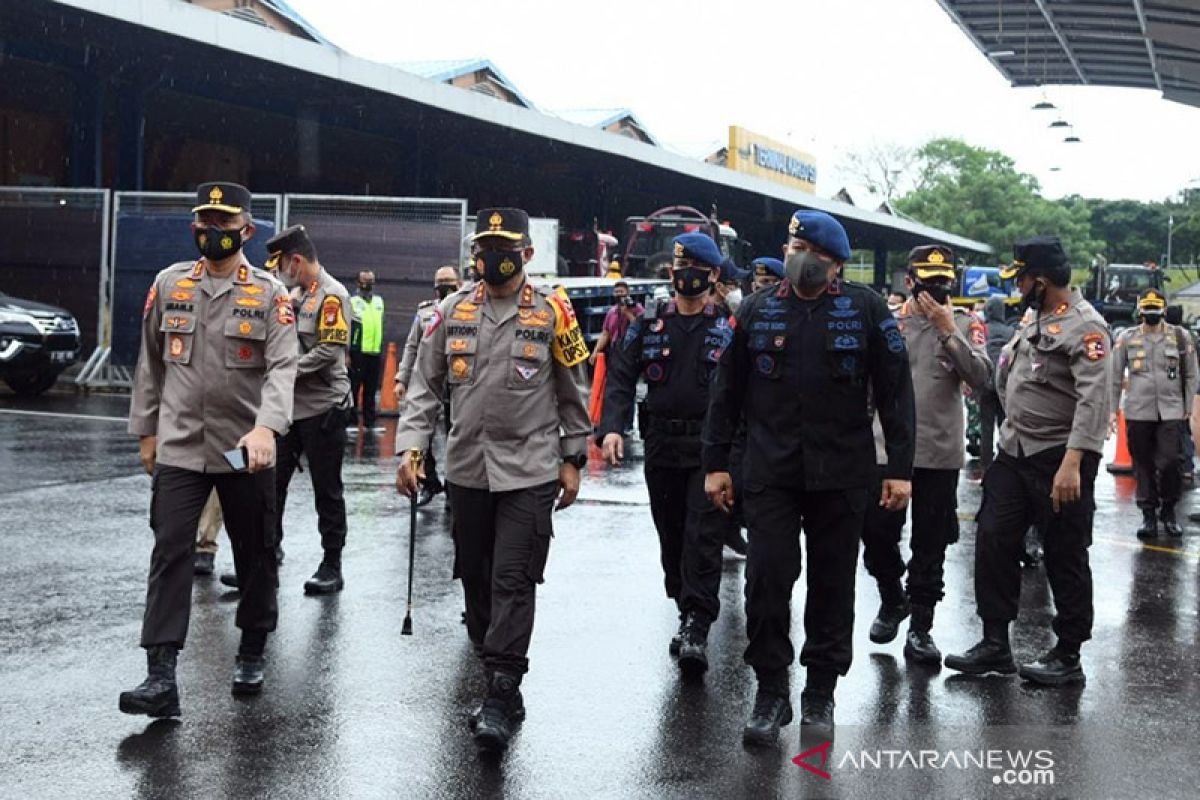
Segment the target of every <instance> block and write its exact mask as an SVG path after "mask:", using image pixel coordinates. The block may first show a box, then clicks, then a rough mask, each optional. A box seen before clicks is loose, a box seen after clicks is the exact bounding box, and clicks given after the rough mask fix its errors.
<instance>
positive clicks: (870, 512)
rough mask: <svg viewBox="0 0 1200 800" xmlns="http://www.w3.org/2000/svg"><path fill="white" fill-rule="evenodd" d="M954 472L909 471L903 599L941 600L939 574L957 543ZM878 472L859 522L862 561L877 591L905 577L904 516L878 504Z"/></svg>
mask: <svg viewBox="0 0 1200 800" xmlns="http://www.w3.org/2000/svg"><path fill="white" fill-rule="evenodd" d="M958 472H959V471H958V470H956V469H914V470H913V476H912V501H911V502H910V503H909V508H911V509H912V537H911V541H910V542H909V546H910V549H911V550H912V556H911V558H909V560H908V566H907V570H908V587H907V588H908V599H909V600H911V601H912V602H913V603H916V604H917V605H922V606H930V607H932V606H934V605H937V603H938V601H939V600H941V599H942V598H943V597H945V592H944V589H945V588H946V584H945V583H944V582H943V580H942V571H943V567H944V566H945V563H946V547H947V546H948V545H951V544H954V543H955V542H957V541H958ZM882 491H883V475H882V472H881V473H880V474H879V476H878V480H877V482H876V484H875V485H874V486H873V487H872V489H871V492H870V493H869V494H868V495H867V513H866V519H865V520H864V522H863V562H864V563H865V564H866V565H867V572H869V573H871V577H873V578H875V580H876V581H878V582H879V585H880V586H884V585H886V584H890V583H894V582H897V581H899V580H900V578H901V577H903V576H904V572H905V569H906V568H905V564H904V560H903V559H902V558H901V557H900V533H901V531H902V530H903V529H904V519H905V517H906V516H907V511H888V510H887V509H885V508H882V507H880V505H879V496H880V493H881V492H882Z"/></svg>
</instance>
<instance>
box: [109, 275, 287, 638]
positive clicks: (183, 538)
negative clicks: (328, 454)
mask: <svg viewBox="0 0 1200 800" xmlns="http://www.w3.org/2000/svg"><path fill="white" fill-rule="evenodd" d="M294 322H295V317H294V312H293V310H292V304H291V301H290V299H289V298H288V295H287V290H286V289H285V288H284V287H283V285H282V284H280V283H279V282H278V281H277V280H275V279H274V278H273V277H271V276H270V275H269V274H268V273H267V272H265V271H263V270H260V269H256V268H254V267H251V266H250V265H249V264H242V265H241V266H240V267H238V268H237V269H236V270H235V271H234V272H233V274H231V275H229V276H227V277H225V278H217V277H214V276H212V275H210V274H209V273H208V271H207V270H206V269H205V262H204V261H198V262H196V263H195V264H192V263H179V264H174V265H172V266H170V267H168V268H167V269H165V270H163V271H162V272H160V273H159V274H158V276H157V277H156V278H155V280H154V284H153V286H151V288H150V292H149V294H148V295H147V297H146V305H145V310H144V313H143V320H142V343H141V351H140V353H139V354H138V363H137V370H136V372H135V377H134V387H133V401H132V404H131V407H130V412H129V432H130V433H133V434H137V435H139V436H157V437H158V443H157V444H158V452H157V466H156V467H155V470H154V479H153V498H152V500H151V503H150V526H151V527H152V528H153V529H154V553H153V555H152V556H151V562H150V578H149V587H148V590H147V594H146V614H145V618H144V620H143V623H142V646H143V647H153V646H155V645H174V646H177V647H182V646H183V643H184V640H185V639H186V637H187V629H188V617H189V613H190V611H191V589H192V543H193V540H194V538H195V536H196V526H197V524H198V523H199V521H200V513H201V511H202V509H203V508H204V504H205V501H206V500H207V499H208V496H209V494H210V493H211V491H212V490H213V488H214V487H215V488H216V490H217V494H218V495H219V497H220V500H221V509H222V511H223V513H224V517H225V527H226V530H227V531H228V532H229V539H230V542H231V543H232V545H233V548H232V549H233V557H234V562H235V564H236V566H237V571H238V575H239V576H240V578H241V599H240V601H239V603H238V611H237V625H238V627H239V628H241V629H242V630H253V631H263V632H267V631H272V630H274V629H275V622H276V617H277V613H278V611H277V606H276V597H275V592H276V583H277V579H276V568H277V565H276V563H275V543H276V513H275V485H274V481H275V470H274V468H271V469H266V470H261V471H259V472H256V473H254V474H250V473H245V472H234V471H233V469H232V467H230V465H229V463H228V462H227V461H226V460H225V457H224V455H223V454H224V453H225V452H226V451H227V450H231V449H233V448H234V447H236V446H237V442H238V440H239V439H241V437H242V436H244V435H245V434H247V433H249V432H250V430H251V429H252V428H254V427H256V426H264V427H266V428H270V429H271V430H273V431H275V433H276V434H283V433H284V432H286V431H287V429H288V425H289V423H290V421H291V416H292V386H293V384H294V382H295V375H296V333H295V328H294Z"/></svg>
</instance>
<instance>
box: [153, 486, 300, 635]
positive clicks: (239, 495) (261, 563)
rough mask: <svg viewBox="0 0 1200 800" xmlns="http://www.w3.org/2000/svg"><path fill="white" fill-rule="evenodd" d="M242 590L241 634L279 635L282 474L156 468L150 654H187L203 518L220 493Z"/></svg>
mask: <svg viewBox="0 0 1200 800" xmlns="http://www.w3.org/2000/svg"><path fill="white" fill-rule="evenodd" d="M214 487H215V488H216V490H217V496H218V497H219V498H220V500H221V512H222V514H224V516H225V530H226V531H227V532H228V533H229V541H230V544H231V545H232V549H233V562H234V566H235V567H236V569H237V574H238V580H239V583H240V587H241V599H240V600H239V601H238V608H237V617H236V622H237V626H238V627H239V628H241V629H242V630H244V631H273V630H275V622H276V619H277V618H278V616H279V607H278V605H277V602H276V590H277V589H278V586H279V579H278V573H277V569H278V565H277V564H276V563H275V544H276V522H277V518H276V513H275V470H274V469H267V470H263V471H261V472H256V473H253V474H250V473H245V472H240V473H239V472H233V473H220V474H214V473H206V472H192V471H191V470H186V469H180V468H178V467H170V466H166V465H165V464H159V465H158V466H157V467H155V468H154V477H153V493H152V495H151V500H150V527H151V528H152V529H153V530H154V551H153V553H152V554H151V556H150V578H149V585H148V587H147V589H146V613H145V616H144V617H143V619H142V647H153V646H155V645H163V644H170V645H175V646H176V647H183V645H184V642H185V640H186V639H187V630H188V618H189V617H190V615H191V610H192V575H193V572H192V548H193V545H194V544H195V541H196V526H197V525H198V524H199V522H200V512H201V511H202V510H203V509H204V503H205V501H207V500H208V495H209V493H210V492H212V490H213V488H214Z"/></svg>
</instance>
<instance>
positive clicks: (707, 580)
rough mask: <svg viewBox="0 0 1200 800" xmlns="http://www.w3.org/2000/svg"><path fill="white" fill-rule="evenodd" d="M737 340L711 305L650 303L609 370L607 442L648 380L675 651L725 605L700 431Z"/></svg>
mask: <svg viewBox="0 0 1200 800" xmlns="http://www.w3.org/2000/svg"><path fill="white" fill-rule="evenodd" d="M732 339H733V328H732V326H731V324H730V320H729V318H728V317H727V316H725V315H723V314H722V313H721V312H720V311H719V310H718V307H717V306H716V305H714V304H713V303H711V302H710V303H708V304H707V305H705V306H704V308H703V310H702V311H701V312H700V313H699V314H692V315H683V314H680V313H679V312H678V310H677V308H676V304H675V302H674V301H658V302H657V303H655V302H652V303H651V305H650V307H649V308H648V309H647V310H646V312H645V314H644V315H643V316H641V317H639V318H638V319H637V320H635V321H634V322H633V323H632V324H630V326H629V330H628V332H627V333H626V335H625V339H624V341H623V342H622V343H621V346H620V347H618V348H614V349H613V359H612V361H611V362H610V366H609V372H608V383H607V386H606V388H605V393H604V418H603V420H602V421H601V423H600V429H599V434H598V438H599V439H601V440H603V438H604V436H605V435H607V434H609V433H617V434H619V433H621V429H622V426H623V420H625V419H627V418H628V416H627V415H628V413H629V410H630V408H631V407H632V405H633V402H634V396H635V392H636V387H637V380H638V376H639V375H640V376H641V377H643V378H644V379H645V381H646V384H647V389H648V391H647V394H646V402H645V405H644V406H643V407H642V409H641V411H640V413H639V416H638V420H639V425H640V426H641V433H642V438H643V439H644V440H645V443H646V466H645V470H646V488H647V489H648V490H649V492H650V513H651V514H652V515H653V517H654V526H655V528H656V529H657V530H658V540H659V546H660V548H661V553H662V567H663V579H664V584H665V586H666V590H667V597H670V598H671V599H673V600H674V601H675V603H676V605H677V606H678V607H679V615H680V621H681V630H680V634H679V635H677V636H676V638H675V639H673V640H672V645H671V649H672V652H673V653H677V652H678V650H679V646H680V639H681V638H685V639H686V638H689V637H691V636H692V635H693V634H694V635H695V636H696V637H698V638H699V640H700V641H701V642H703V640H704V638H705V637H706V636H707V634H708V628H709V626H710V625H711V624H712V622H713V621H714V620H715V619H716V618H717V613H718V612H719V610H720V601H719V599H718V593H719V591H720V588H721V548H722V546H723V544H724V541H725V537H726V533H727V531H728V529H729V528H730V521H729V519H728V518H727V517H726V515H724V514H722V513H721V512H720V511H719V510H717V509H716V508H715V507H714V506H713V505H712V503H711V502H710V501H709V499H708V497H706V496H705V494H704V472H703V471H702V469H701V464H700V434H701V432H702V428H703V424H704V415H705V413H706V412H707V410H708V387H709V383H710V380H711V376H712V374H713V372H714V370H715V369H716V366H717V363H718V362H719V361H720V359H721V354H722V353H723V352H724V351H725V350H726V349H727V348H728V347H729V343H730V342H731V341H732ZM699 657H700V658H703V650H702V649H701V651H700V653H699ZM682 665H683V662H681V666H682ZM704 665H705V666H706V662H705V664H704ZM701 668H703V667H701Z"/></svg>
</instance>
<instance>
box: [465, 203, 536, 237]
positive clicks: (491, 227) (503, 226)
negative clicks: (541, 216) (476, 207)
mask: <svg viewBox="0 0 1200 800" xmlns="http://www.w3.org/2000/svg"><path fill="white" fill-rule="evenodd" d="M485 236H499V237H500V238H502V239H508V240H510V241H513V242H528V241H529V215H528V214H527V213H525V212H524V211H522V210H521V209H519V208H485V209H482V210H481V211H480V212H479V215H478V216H477V217H476V218H475V233H473V234H472V235H471V241H472V242H474V241H476V240H478V239H482V238H484V237H485Z"/></svg>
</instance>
